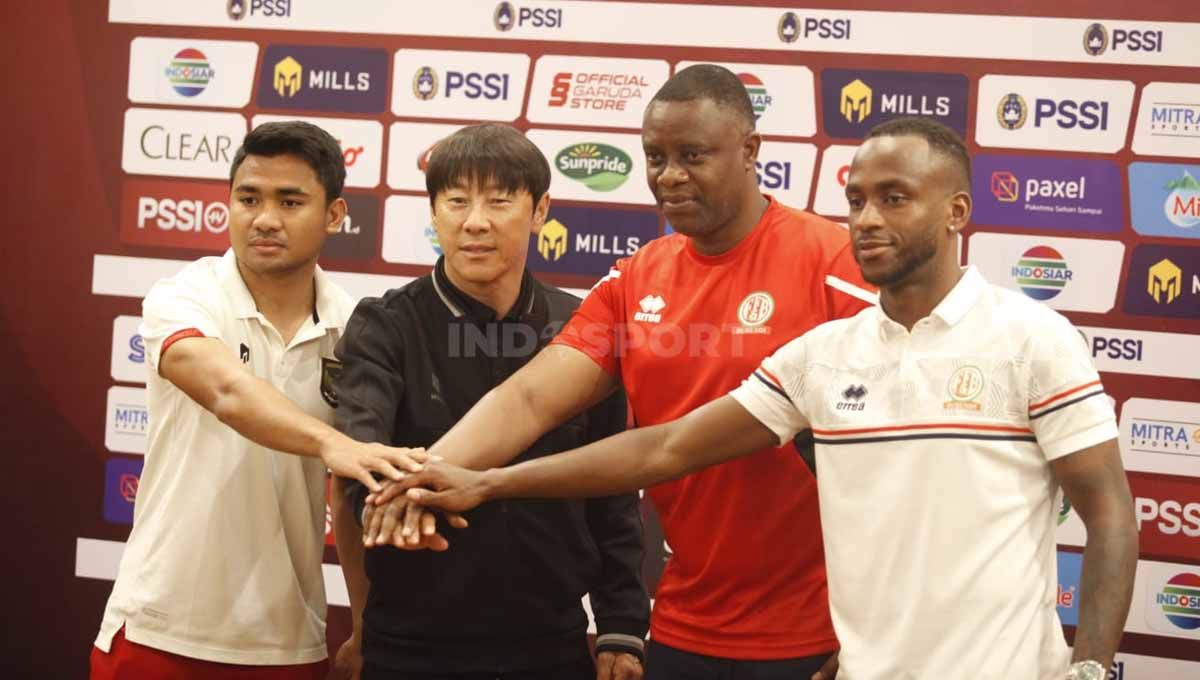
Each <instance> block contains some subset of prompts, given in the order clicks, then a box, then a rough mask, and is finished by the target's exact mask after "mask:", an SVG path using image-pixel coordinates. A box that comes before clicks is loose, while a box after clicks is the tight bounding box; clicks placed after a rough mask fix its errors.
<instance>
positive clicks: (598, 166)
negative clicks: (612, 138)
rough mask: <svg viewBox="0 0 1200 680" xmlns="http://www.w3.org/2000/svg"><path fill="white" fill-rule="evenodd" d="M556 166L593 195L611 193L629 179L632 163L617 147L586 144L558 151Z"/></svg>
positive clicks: (555, 158) (555, 159)
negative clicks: (600, 192)
mask: <svg viewBox="0 0 1200 680" xmlns="http://www.w3.org/2000/svg"><path fill="white" fill-rule="evenodd" d="M554 166H555V167H556V168H558V171H559V172H561V173H562V174H564V175H566V176H567V177H570V178H571V179H573V180H575V181H577V182H580V183H582V184H583V185H584V186H586V187H587V188H589V189H591V190H592V191H612V190H614V189H616V188H617V187H620V186H621V185H622V184H624V183H625V182H626V181H627V180H628V179H629V173H630V171H631V170H633V159H631V158H630V157H629V154H627V153H625V152H624V151H622V150H620V149H618V148H617V147H615V146H610V145H608V144H598V143H583V144H574V145H572V146H568V147H567V148H565V149H563V150H562V151H559V152H558V155H557V156H555V157H554Z"/></svg>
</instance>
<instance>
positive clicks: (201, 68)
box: [166, 47, 216, 97]
mask: <svg viewBox="0 0 1200 680" xmlns="http://www.w3.org/2000/svg"><path fill="white" fill-rule="evenodd" d="M215 75H216V72H215V71H214V70H213V67H212V65H210V64H209V63H208V57H206V56H204V53H203V52H201V51H200V50H197V49H194V48H191V47H188V48H184V49H182V50H179V51H178V52H176V53H175V56H174V57H173V58H172V59H171V63H170V64H169V65H168V66H167V68H166V76H167V80H168V81H170V83H171V87H172V88H173V89H174V90H175V91H176V92H178V93H179V94H181V95H183V96H184V97H195V96H196V95H198V94H200V93H201V92H203V91H204V88H206V87H208V83H209V81H211V80H212V79H213V77H214V76H215Z"/></svg>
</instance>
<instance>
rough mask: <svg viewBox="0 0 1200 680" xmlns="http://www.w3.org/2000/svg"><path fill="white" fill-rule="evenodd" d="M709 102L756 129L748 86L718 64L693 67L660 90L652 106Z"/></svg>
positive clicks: (694, 65) (679, 73)
mask: <svg viewBox="0 0 1200 680" xmlns="http://www.w3.org/2000/svg"><path fill="white" fill-rule="evenodd" d="M696 99H709V100H712V101H713V102H714V103H716V104H717V105H718V106H724V107H726V108H728V109H730V110H731V111H733V112H734V113H736V114H737V115H738V117H739V118H742V119H743V120H745V122H746V124H747V125H749V126H750V129H751V130H753V129H754V104H752V103H751V102H750V94H749V93H748V92H746V86H745V84H743V83H742V81H741V79H740V78H738V77H737V74H735V73H734V72H733V71H730V70H729V69H727V68H725V67H724V66H717V65H716V64H693V65H692V66H689V67H687V68H685V69H683V70H681V71H678V72H676V73H675V75H673V76H671V77H670V78H669V79H667V82H665V83H663V86H662V87H660V88H659V89H658V92H656V93H655V94H654V97H653V98H652V99H651V100H650V103H651V104H653V103H654V102H690V101H694V100H696Z"/></svg>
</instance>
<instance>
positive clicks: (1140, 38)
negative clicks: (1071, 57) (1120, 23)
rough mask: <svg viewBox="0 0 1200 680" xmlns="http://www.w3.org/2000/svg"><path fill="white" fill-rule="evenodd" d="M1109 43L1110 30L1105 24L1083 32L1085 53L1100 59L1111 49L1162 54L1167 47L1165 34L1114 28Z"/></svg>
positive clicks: (1092, 25) (1091, 26)
mask: <svg viewBox="0 0 1200 680" xmlns="http://www.w3.org/2000/svg"><path fill="white" fill-rule="evenodd" d="M1111 35H1112V40H1111V42H1110V41H1109V30H1108V28H1107V27H1105V26H1104V24H1099V23H1096V24H1091V25H1089V26H1088V27H1087V28H1086V29H1084V31H1083V51H1084V52H1087V53H1088V54H1090V55H1092V56H1093V57H1098V56H1100V55H1101V54H1104V53H1105V52H1106V51H1108V49H1109V48H1110V47H1111V48H1112V51H1113V52H1122V51H1124V52H1162V51H1163V49H1164V47H1165V46H1166V41H1165V39H1164V37H1163V32H1162V31H1161V30H1159V31H1151V30H1142V29H1128V28H1114V29H1113V30H1112V32H1111Z"/></svg>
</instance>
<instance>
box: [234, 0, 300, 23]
mask: <svg viewBox="0 0 1200 680" xmlns="http://www.w3.org/2000/svg"><path fill="white" fill-rule="evenodd" d="M225 14H227V15H228V16H229V18H230V19H233V20H234V21H241V20H242V19H245V18H246V17H265V18H268V19H281V18H286V17H290V16H292V0H227V1H226V3H225Z"/></svg>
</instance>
